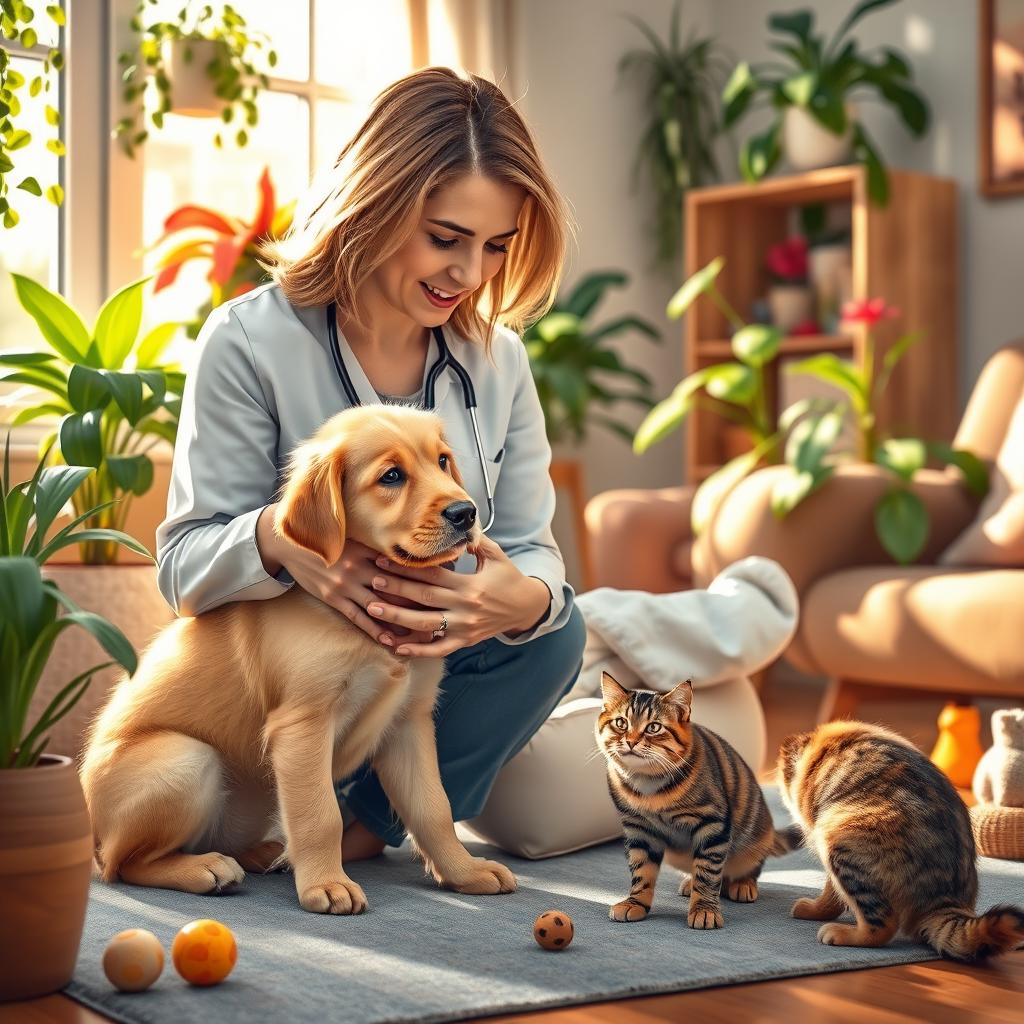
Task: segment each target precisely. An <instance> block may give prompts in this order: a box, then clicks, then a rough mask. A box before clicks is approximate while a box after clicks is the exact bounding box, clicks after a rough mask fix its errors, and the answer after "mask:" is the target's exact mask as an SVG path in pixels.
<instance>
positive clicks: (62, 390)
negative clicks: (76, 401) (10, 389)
mask: <svg viewBox="0 0 1024 1024" xmlns="http://www.w3.org/2000/svg"><path fill="white" fill-rule="evenodd" d="M45 369H48V368H44V367H42V366H22V367H20V368H18V369H14V370H4V371H2V372H0V381H2V382H3V383H5V384H30V385H31V386H32V387H34V388H39V389H40V390H42V391H49V392H50V393H51V394H54V395H56V396H57V397H58V398H61V399H63V400H64V401H67V397H68V393H67V386H66V384H64V383H63V382H62V381H60V380H57V379H55V378H54V376H53V374H49V373H46V372H45Z"/></svg>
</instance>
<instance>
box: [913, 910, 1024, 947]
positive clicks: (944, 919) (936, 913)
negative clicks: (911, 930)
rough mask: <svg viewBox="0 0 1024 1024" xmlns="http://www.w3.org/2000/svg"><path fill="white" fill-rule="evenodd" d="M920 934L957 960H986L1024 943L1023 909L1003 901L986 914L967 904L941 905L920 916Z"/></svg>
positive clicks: (930, 944) (932, 944)
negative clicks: (974, 909) (974, 910)
mask: <svg viewBox="0 0 1024 1024" xmlns="http://www.w3.org/2000/svg"><path fill="white" fill-rule="evenodd" d="M917 930H918V934H919V935H920V937H921V938H922V939H923V940H924V941H925V942H927V943H928V945H929V946H931V947H932V948H933V949H935V950H937V951H938V952H939V953H941V954H942V955H943V956H948V957H952V958H953V959H954V960H968V961H969V960H984V959H985V958H986V957H990V956H998V955H999V954H1000V953H1009V952H1010V951H1011V950H1013V949H1019V948H1020V947H1022V946H1024V910H1022V909H1021V908H1020V907H1014V906H1010V905H1009V904H1005V903H1004V904H1001V905H1000V906H997V907H993V908H992V909H991V910H990V911H989V912H988V913H987V914H977V915H976V914H973V913H972V912H971V911H970V910H968V909H967V908H966V907H940V908H939V909H938V910H933V911H932V912H931V913H929V914H927V915H926V916H925V917H923V918H922V919H921V923H920V924H919V925H918V928H917Z"/></svg>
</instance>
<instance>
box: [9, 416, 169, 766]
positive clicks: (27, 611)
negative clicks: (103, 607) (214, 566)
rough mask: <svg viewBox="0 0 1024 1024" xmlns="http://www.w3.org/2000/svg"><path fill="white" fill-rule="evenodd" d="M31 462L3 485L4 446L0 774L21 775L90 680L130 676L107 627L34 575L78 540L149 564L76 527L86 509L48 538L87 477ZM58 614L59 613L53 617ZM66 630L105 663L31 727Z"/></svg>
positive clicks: (104, 535) (104, 534)
mask: <svg viewBox="0 0 1024 1024" xmlns="http://www.w3.org/2000/svg"><path fill="white" fill-rule="evenodd" d="M45 462H46V453H45V452H44V454H43V456H42V457H41V458H40V459H39V462H38V464H37V466H36V469H35V472H34V473H33V474H32V477H31V479H30V480H28V481H25V482H22V483H17V484H13V485H12V484H11V482H10V479H11V477H10V435H9V434H8V437H7V442H6V444H5V446H4V464H3V476H2V478H0V768H28V767H31V766H32V765H34V764H36V763H37V762H38V760H39V757H40V755H41V754H42V753H43V750H44V749H45V747H46V743H47V732H48V731H49V730H50V729H51V728H52V727H53V726H54V725H55V724H56V723H57V722H58V721H59V720H60V719H61V718H63V717H64V716H65V715H66V714H67V713H68V712H69V711H70V710H71V709H72V708H73V707H74V706H75V704H76V703H77V701H78V699H79V698H80V697H81V696H82V694H83V693H84V692H85V689H86V687H87V686H88V685H89V683H90V681H91V679H92V677H93V675H94V674H95V673H96V672H99V671H100V670H101V669H104V668H107V667H108V666H110V665H113V664H115V662H116V663H117V664H119V665H121V666H123V667H124V668H125V669H126V670H127V671H128V673H129V674H133V673H134V672H135V667H136V658H135V651H134V650H133V649H132V645H131V644H130V643H129V642H128V639H127V638H126V637H125V636H124V634H123V633H122V632H121V631H120V630H119V629H118V628H117V627H116V626H114V625H113V624H112V623H110V622H108V621H107V620H106V619H104V618H103V617H102V616H100V615H96V614H94V613H93V612H87V611H83V610H82V609H81V608H79V607H78V606H77V605H76V604H75V603H74V602H73V601H72V600H71V599H70V598H69V597H68V596H67V595H66V594H64V593H62V592H61V590H60V589H59V588H58V587H57V585H56V584H55V583H53V582H52V581H50V580H46V579H44V578H43V575H42V573H41V571H40V569H41V567H42V566H43V565H44V564H45V563H46V561H47V560H48V559H49V558H50V557H52V556H53V555H54V554H55V553H56V552H57V551H59V550H60V549H61V548H65V547H67V546H68V545H69V544H79V543H82V542H84V541H102V542H103V543H108V544H119V545H124V546H125V547H128V548H130V549H131V550H132V551H136V552H138V553H139V554H142V555H146V556H147V557H150V555H149V552H148V551H147V550H146V549H145V548H144V547H143V546H142V545H141V544H139V543H138V541H136V540H133V539H132V538H131V537H129V536H128V535H127V534H124V533H121V532H120V531H118V530H108V529H101V530H93V529H88V528H81V527H82V524H83V522H84V521H85V520H86V519H88V518H90V517H93V516H95V515H96V514H97V512H98V511H99V510H98V509H87V510H86V511H85V512H84V513H82V514H81V515H79V516H77V517H76V518H75V519H74V520H72V522H71V523H69V524H68V525H67V526H65V527H63V528H62V529H61V530H59V531H58V532H57V533H55V534H54V535H53V536H52V537H48V536H47V534H48V533H50V529H51V527H52V526H53V524H54V522H55V520H56V519H57V516H58V515H59V514H60V512H61V509H63V507H64V505H65V503H66V502H67V501H68V500H69V499H70V498H72V497H73V496H74V494H75V493H76V492H77V491H78V489H79V487H81V486H82V484H83V482H84V481H85V480H86V478H87V477H89V476H90V475H91V474H92V473H93V470H92V469H90V468H88V467H82V466H50V467H46V466H45ZM62 611H63V614H60V613H61V612H62ZM71 626H77V627H79V628H81V629H85V630H87V631H88V632H89V633H91V634H92V635H93V636H94V637H95V638H96V640H97V641H98V642H99V644H100V645H101V646H102V647H103V649H104V650H105V651H106V652H107V653H108V654H110V655H111V656H112V658H113V659H114V660H113V661H108V662H104V663H103V664H100V665H94V666H93V667H92V668H90V669H86V671H85V672H82V673H81V674H80V675H78V676H76V677H75V678H74V679H72V680H71V682H69V683H68V684H67V685H66V686H64V687H63V688H62V689H61V690H60V691H59V692H58V693H57V694H56V696H54V698H53V700H51V701H50V702H49V704H48V705H47V706H46V708H45V709H44V711H43V712H42V714H41V715H40V716H39V718H38V719H37V721H36V722H34V723H33V724H32V725H27V720H28V715H29V705H30V704H31V702H32V697H33V695H34V694H35V691H36V686H37V685H38V683H39V679H40V677H41V676H42V673H43V670H44V669H45V667H46V662H47V659H48V658H49V656H50V652H51V651H52V650H53V645H54V643H55V641H56V640H57V637H58V636H59V635H60V634H61V633H62V632H63V631H64V630H65V629H68V628H70V627H71Z"/></svg>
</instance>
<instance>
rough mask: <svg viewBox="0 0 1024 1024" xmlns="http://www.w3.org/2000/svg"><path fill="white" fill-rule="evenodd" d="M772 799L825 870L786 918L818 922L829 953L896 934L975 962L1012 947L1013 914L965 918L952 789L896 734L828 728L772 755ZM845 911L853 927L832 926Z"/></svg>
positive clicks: (965, 821) (966, 839)
mask: <svg viewBox="0 0 1024 1024" xmlns="http://www.w3.org/2000/svg"><path fill="white" fill-rule="evenodd" d="M778 769H779V778H780V780H781V784H782V795H783V799H784V800H785V802H786V804H787V806H788V807H789V808H790V810H791V811H792V812H793V814H794V816H795V817H796V818H797V819H798V820H799V821H801V822H802V824H803V826H804V830H805V832H806V834H807V838H808V845H809V846H813V847H814V848H815V849H816V850H817V852H818V855H819V857H820V858H821V861H822V864H824V866H825V873H826V874H825V890H824V892H822V894H821V895H820V896H818V897H817V898H815V899H800V900H797V901H796V903H794V904H793V911H792V913H793V916H794V917H798V918H803V919H804V920H808V921H828V922H832V923H829V924H824V925H822V926H821V928H820V929H819V930H818V940H819V941H820V942H823V943H825V944H826V945H829V946H882V945H884V944H885V943H886V942H888V941H889V940H890V939H891V938H892V937H893V936H894V935H895V934H896V933H897V932H903V933H904V934H905V935H908V936H911V937H914V938H917V939H919V940H922V941H924V942H926V943H928V945H930V946H931V947H932V948H934V949H936V950H937V951H938V952H939V953H942V954H944V955H945V956H950V957H954V958H955V959H958V960H975V959H979V958H981V957H985V956H990V955H992V954H994V953H1004V952H1007V951H1008V950H1011V949H1014V948H1015V947H1017V946H1019V945H1021V944H1024V909H1021V908H1019V907H1012V906H999V907H993V908H992V910H990V911H989V912H988V913H987V914H982V915H981V916H980V917H978V916H976V915H975V913H974V901H975V899H976V898H977V895H978V872H977V868H976V865H975V856H976V855H975V850H974V836H973V834H972V832H971V822H970V817H969V815H968V813H967V808H966V807H965V806H964V803H963V801H962V800H961V799H960V797H959V795H958V794H957V792H956V790H955V789H954V788H953V785H952V783H951V782H950V781H949V780H948V779H947V778H946V776H945V775H943V774H942V772H940V771H939V769H938V768H936V767H935V766H934V765H933V764H932V763H931V762H930V761H929V760H928V759H927V758H926V757H925V756H924V755H923V754H922V753H921V752H920V751H918V750H917V749H916V748H915V747H914V746H912V745H911V744H910V743H909V742H908V741H907V740H905V739H904V738H903V737H902V736H898V735H896V733H893V732H889V731H888V730H887V729H882V728H879V727H878V726H875V725H865V724H864V723H863V722H848V721H842V722H829V723H828V724H827V725H823V726H821V727H819V728H818V729H817V730H816V731H815V732H813V733H801V734H799V735H797V736H791V737H790V738H789V739H787V740H786V741H785V742H784V743H783V745H782V749H781V750H780V751H779V762H778ZM847 909H849V910H850V911H851V912H852V913H853V916H854V918H855V920H856V923H855V924H838V923H834V922H835V919H836V918H837V917H839V915H840V914H841V913H842V912H843V911H844V910H847Z"/></svg>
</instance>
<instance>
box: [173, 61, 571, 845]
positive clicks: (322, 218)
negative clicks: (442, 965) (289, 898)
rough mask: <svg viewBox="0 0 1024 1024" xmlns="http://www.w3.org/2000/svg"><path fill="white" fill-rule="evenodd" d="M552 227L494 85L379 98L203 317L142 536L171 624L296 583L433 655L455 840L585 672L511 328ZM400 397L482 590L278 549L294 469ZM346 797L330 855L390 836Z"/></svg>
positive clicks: (364, 806)
mask: <svg viewBox="0 0 1024 1024" xmlns="http://www.w3.org/2000/svg"><path fill="white" fill-rule="evenodd" d="M564 209H565V208H564V205H563V202H562V200H561V199H560V197H559V195H558V193H557V191H556V190H555V188H554V186H553V185H552V183H551V181H550V179H549V178H548V176H547V174H546V172H545V170H544V168H543V166H542V164H541V162H540V159H539V157H538V155H537V151H536V148H535V146H534V143H533V140H532V138H531V136H530V133H529V131H528V129H527V127H526V125H525V124H524V123H523V121H522V119H521V117H520V116H519V114H518V113H517V112H516V110H515V109H514V108H513V107H512V105H511V104H510V103H509V102H508V100H507V99H506V97H505V96H504V95H503V94H502V93H501V91H500V90H499V89H498V88H497V87H496V86H494V85H493V84H491V83H490V82H488V81H485V80H484V79H481V78H477V77H475V76H471V77H467V78H463V77H460V76H459V75H457V74H456V73H454V72H452V71H450V70H448V69H446V68H429V69H425V70H422V71H419V72H416V73H415V74H412V75H409V76H408V77H406V78H404V79H402V80H400V81H398V82H396V83H395V84H394V85H392V86H390V87H389V88H388V89H386V90H385V91H384V92H383V93H381V95H380V96H379V97H378V98H377V100H376V102H375V104H374V106H373V109H372V110H371V112H370V115H369V117H368V118H367V120H366V122H365V123H364V124H363V126H362V127H361V128H360V129H359V131H358V132H357V133H356V135H355V136H354V137H353V139H352V140H351V141H350V142H349V143H348V144H347V145H346V146H345V148H344V149H343V150H342V151H341V154H340V155H339V157H338V160H337V161H336V162H335V164H334V166H333V167H332V168H330V169H328V170H327V171H326V173H324V174H322V175H321V176H319V178H318V179H317V180H316V181H315V182H314V184H313V185H312V186H311V188H310V190H309V192H308V194H307V195H306V196H305V197H304V198H303V200H301V201H300V204H299V206H298V208H297V211H296V216H295V220H294V224H293V227H292V230H291V231H290V232H289V234H288V236H287V238H285V239H284V240H283V241H281V242H280V243H278V244H276V245H273V246H270V247H268V248H267V249H266V250H265V254H264V255H265V258H266V261H267V266H268V268H269V269H270V271H271V275H272V278H273V283H271V284H268V285H266V286H264V287H261V288H257V289H255V290H254V291H250V292H248V293H247V294H245V295H244V296H242V297H240V298H238V299H235V300H233V301H231V302H228V303H226V304H225V305H222V306H220V307H219V308H217V309H216V310H214V311H213V313H212V314H211V315H210V318H209V319H208V321H207V322H206V324H205V326H204V328H203V331H202V333H201V335H200V337H199V340H198V345H197V351H196V354H195V362H194V364H193V368H192V369H191V372H190V373H189V375H188V380H187V385H186V388H185V394H184V399H183V402H182V409H181V418H180V426H179V429H178V435H177V442H176V444H175V449H174V463H173V470H172V479H171V486H170V492H169V496H168V506H167V518H166V519H165V520H164V522H163V523H162V524H161V526H160V527H159V530H158V532H157V562H158V566H159V582H160V588H161V590H162V592H163V594H164V596H165V597H166V598H167V600H168V601H169V602H170V604H171V605H172V607H173V608H174V609H175V610H176V611H177V612H178V614H179V615H201V614H203V613H204V612H207V611H209V610H210V609H212V608H216V607H217V606H218V605H222V604H224V603H226V602H229V601H263V600H273V598H275V597H277V596H278V595H280V594H282V593H284V592H285V591H286V590H288V589H289V588H290V587H293V586H300V587H302V588H304V589H305V590H307V591H308V592H309V593H311V594H313V595H315V596H316V597H318V598H319V599H320V600H322V601H324V602H326V603H327V604H328V605H330V606H332V607H334V608H336V609H337V610H338V611H339V612H341V613H342V614H343V615H345V616H346V617H347V618H348V619H350V620H351V621H352V622H353V623H355V624H356V625H357V626H358V627H359V628H360V629H362V630H364V631H365V632H366V633H367V634H368V635H369V636H371V637H373V638H374V639H375V640H376V641H377V642H378V643H381V644H383V645H385V646H387V647H389V648H392V649H394V652H395V657H399V658H405V657H427V658H445V659H446V663H447V675H446V677H445V679H444V681H443V683H442V692H441V695H440V698H439V701H438V705H437V708H436V713H435V722H436V729H437V747H438V758H439V762H440V769H441V778H442V781H443V782H444V786H445V790H446V792H447V794H448V797H449V800H450V802H451V805H452V812H453V817H454V819H455V820H456V821H460V820H465V819H469V818H472V817H474V816H475V815H477V814H478V813H480V811H481V810H482V809H483V807H484V804H485V802H486V800H487V796H488V793H489V791H490V789H491V786H492V783H493V782H494V779H495V776H496V775H497V773H498V771H499V770H500V768H501V767H502V765H504V764H505V763H506V762H507V761H508V760H509V759H510V758H511V757H513V756H514V755H515V754H516V753H517V752H518V751H519V750H520V749H521V748H522V747H523V746H524V745H525V744H526V742H527V741H528V740H529V739H530V737H531V736H532V735H533V734H534V733H535V732H536V731H537V730H538V729H539V728H540V726H541V725H542V724H543V723H544V721H545V720H546V719H547V717H548V715H549V714H550V713H551V711H552V709H553V708H554V707H555V706H556V705H557V704H558V702H559V701H560V699H561V698H562V697H563V696H564V695H565V694H566V693H567V692H568V690H569V689H570V688H571V687H572V685H573V682H574V681H575V679H576V677H577V674H578V673H579V670H580V666H581V659H582V653H583V646H584V636H585V630H584V626H583V622H582V617H581V616H580V613H579V611H578V610H577V609H575V607H574V604H573V592H572V589H571V588H570V587H569V585H568V584H567V583H566V581H565V568H564V565H563V562H562V558H561V555H560V553H559V551H558V548H557V546H556V544H555V541H554V538H553V536H552V533H551V518H552V515H553V513H554V509H555V496H554V489H553V486H552V483H551V480H550V477H549V475H548V466H549V463H550V459H551V452H550V448H549V446H548V442H547V438H546V435H545V430H544V418H543V414H542V411H541V406H540V403H539V400H538V398H537V392H536V388H535V386H534V382H533V378H532V376H531V372H530V365H529V360H528V358H527V354H526V351H525V349H524V347H523V344H522V342H521V340H520V338H519V337H518V335H517V334H516V333H515V331H516V330H521V329H522V327H523V325H524V324H525V323H528V322H530V321H532V320H535V319H536V318H537V317H539V316H540V315H541V314H543V312H544V311H545V310H546V309H547V308H549V307H550V304H551V302H552V300H553V299H554V296H555V292H556V289H557V285H558V280H559V275H560V271H561V266H562V261H563V255H564V248H565V238H566V225H567V219H566V215H565V213H564ZM499 317H500V319H501V323H499V322H498V318H499ZM467 380H468V384H467ZM471 400H472V401H473V402H475V403H476V404H475V407H473V406H471ZM393 402H399V403H406V404H411V405H417V406H420V405H422V406H424V407H426V408H433V409H435V410H436V411H437V412H438V413H439V415H440V416H441V417H442V419H443V420H444V423H445V429H446V433H447V436H448V440H449V442H450V444H451V445H452V449H453V451H454V454H455V459H456V464H457V466H458V468H459V470H460V471H461V473H462V475H463V478H464V481H465V487H466V490H467V491H468V492H469V494H470V496H471V497H472V498H473V500H474V503H475V505H476V508H477V514H478V516H479V517H480V525H481V526H482V527H484V528H485V529H486V538H485V541H484V552H485V554H486V560H485V561H484V563H483V565H482V567H481V568H480V570H479V572H474V570H475V568H476V562H475V559H474V558H473V557H472V556H468V555H467V556H463V557H462V558H460V559H459V561H458V562H457V563H456V564H455V566H454V569H455V571H454V572H453V571H450V570H449V569H446V568H431V569H417V568H403V567H401V566H398V565H396V564H394V563H393V562H388V561H387V560H385V559H383V558H382V556H381V554H380V553H379V552H377V551H373V550H371V549H370V548H367V547H364V546H362V545H360V544H358V543H356V542H354V541H350V542H349V543H348V544H346V546H345V549H344V552H343V554H342V556H341V558H340V559H339V560H338V561H337V562H335V563H334V564H332V565H324V564H323V563H322V561H320V560H319V559H318V558H317V557H316V556H315V555H313V554H311V553H309V552H306V551H303V550H301V549H299V548H297V547H295V546H293V545H291V544H290V543H289V542H287V541H286V540H284V539H283V538H280V537H278V536H276V535H275V533H274V530H273V525H272V524H273V511H274V507H275V505H274V500H275V496H276V495H277V493H278V487H279V485H280V484H281V482H282V479H283V474H284V472H285V470H286V468H287V461H288V456H289V453H290V452H291V450H292V449H293V448H294V447H295V446H296V445H297V444H298V443H299V442H301V441H303V440H305V439H306V438H307V437H309V436H310V435H311V434H313V433H314V432H315V431H316V430H317V428H318V427H320V425H321V424H322V423H323V422H324V421H326V420H327V419H329V418H330V417H331V416H332V415H334V414H335V413H337V412H339V411H341V410H342V409H345V408H349V407H351V406H353V405H357V404H361V405H364V406H365V405H369V404H373V403H393ZM339 800H340V802H341V805H342V814H343V817H344V820H345V825H346V828H345V832H344V840H343V858H344V859H345V860H354V859H359V858H361V857H367V856H373V855H375V854H377V853H379V852H381V851H382V850H383V848H384V846H385V845H392V846H397V845H399V844H400V843H401V842H402V841H403V839H404V837H405V832H404V829H403V827H402V824H401V822H400V821H398V819H397V817H396V816H395V814H394V812H393V811H392V809H391V807H390V805H389V804H388V802H387V799H386V798H385V796H384V793H383V790H382V789H381V786H380V784H379V782H378V780H377V777H376V775H375V774H374V773H373V771H372V770H371V769H370V768H369V766H364V768H363V769H362V770H361V771H360V772H359V774H358V775H357V776H356V777H355V778H354V779H350V780H346V782H345V784H344V785H339Z"/></svg>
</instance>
